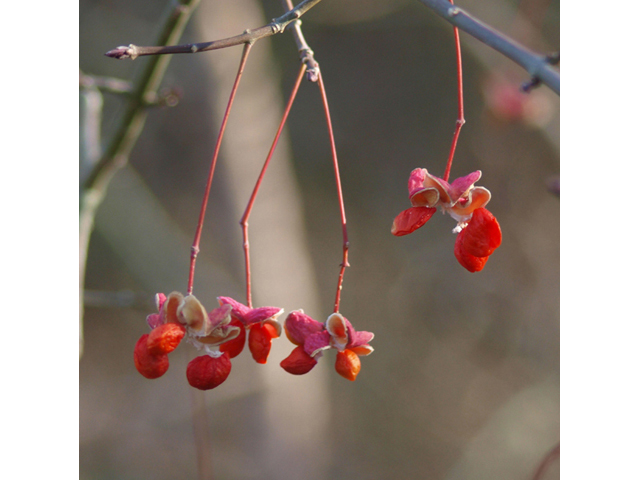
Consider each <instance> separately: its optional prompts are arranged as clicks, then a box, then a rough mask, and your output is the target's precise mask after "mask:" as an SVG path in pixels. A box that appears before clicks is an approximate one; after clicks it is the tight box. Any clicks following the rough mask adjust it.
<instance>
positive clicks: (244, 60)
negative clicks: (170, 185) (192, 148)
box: [187, 43, 253, 295]
mask: <svg viewBox="0 0 640 480" xmlns="http://www.w3.org/2000/svg"><path fill="white" fill-rule="evenodd" d="M252 45H253V44H252V43H245V44H244V49H243V50H242V57H241V59H240V66H239V68H238V74H237V75H236V80H235V82H234V84H233V88H232V89H231V95H230V96H229V103H228V104H227V109H226V111H225V112H224V117H223V118H222V124H221V125H220V133H218V140H217V141H216V146H215V150H214V153H213V158H212V159H211V167H209V178H208V179H207V186H206V189H205V192H204V197H203V198H202V207H201V208H200V217H199V218H198V226H197V228H196V235H195V238H194V239H193V246H192V247H191V263H190V265H189V283H188V284H187V295H191V293H192V292H193V276H194V274H195V269H196V257H197V256H198V253H199V252H200V237H201V235H202V227H203V225H204V215H205V213H206V211H207V202H208V201H209V192H210V191H211V182H212V181H213V173H214V171H215V169H216V163H217V162H218V154H219V153H220V145H221V144H222V136H223V135H224V130H225V128H226V126H227V120H228V119H229V113H230V112H231V105H233V100H234V98H235V96H236V92H237V91H238V85H239V84H240V78H241V77H242V72H243V71H244V67H245V65H246V63H247V57H248V56H249V51H250V50H251V47H252Z"/></svg>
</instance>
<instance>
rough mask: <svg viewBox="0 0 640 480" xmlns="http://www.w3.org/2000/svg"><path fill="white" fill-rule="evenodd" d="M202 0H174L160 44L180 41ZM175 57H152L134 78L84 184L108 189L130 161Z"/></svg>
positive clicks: (163, 28) (160, 36) (85, 186)
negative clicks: (112, 132)
mask: <svg viewBox="0 0 640 480" xmlns="http://www.w3.org/2000/svg"><path fill="white" fill-rule="evenodd" d="M199 3H200V0H177V1H174V2H173V3H172V5H171V6H170V8H169V12H168V14H167V16H166V17H165V20H164V22H163V26H162V28H161V31H160V35H159V36H158V42H157V43H158V44H160V45H166V44H169V43H173V42H176V41H177V40H178V39H179V38H180V36H181V35H182V32H183V31H184V27H185V26H186V23H187V21H188V20H189V18H190V17H191V14H192V13H193V11H194V10H195V8H196V7H197V6H198V4H199ZM170 58H171V57H157V58H154V59H152V60H150V61H149V63H148V64H147V65H146V67H145V69H144V70H143V71H142V73H141V75H140V76H139V77H138V78H137V79H136V81H135V82H134V88H133V92H132V93H131V97H130V98H131V99H130V101H129V104H128V106H127V110H126V112H125V113H124V115H123V116H122V118H121V120H120V124H119V126H118V127H117V130H116V133H115V135H114V136H113V137H112V139H111V142H110V143H109V145H108V146H107V148H106V150H105V152H104V154H103V155H102V158H101V159H100V161H99V162H98V163H97V165H96V167H95V168H94V170H93V172H91V175H90V176H89V178H88V179H87V181H86V182H85V184H84V188H85V189H90V188H93V189H98V190H101V191H102V190H104V189H105V188H106V185H107V184H108V183H109V181H110V179H111V177H112V176H113V174H114V173H115V172H116V171H117V170H118V169H120V168H122V167H123V166H124V165H125V164H126V163H127V161H128V158H129V154H130V153H131V150H132V149H133V146H134V145H135V143H136V141H137V140H138V137H139V136H140V133H141V132H142V127H143V126H144V123H145V121H146V116H147V113H146V107H147V102H148V101H149V100H152V101H153V100H155V98H157V91H158V88H159V87H160V82H161V81H162V78H163V77H164V73H165V71H166V69H167V66H168V65H169V60H170Z"/></svg>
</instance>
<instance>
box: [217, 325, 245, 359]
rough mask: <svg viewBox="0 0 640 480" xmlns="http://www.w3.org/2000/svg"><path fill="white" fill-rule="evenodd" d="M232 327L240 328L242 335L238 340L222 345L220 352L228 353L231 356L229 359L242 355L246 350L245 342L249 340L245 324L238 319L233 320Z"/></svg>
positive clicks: (240, 334)
mask: <svg viewBox="0 0 640 480" xmlns="http://www.w3.org/2000/svg"><path fill="white" fill-rule="evenodd" d="M230 325H233V326H236V327H238V328H239V329H240V333H239V334H238V336H237V337H236V338H234V339H232V340H229V341H228V342H224V343H223V344H222V345H220V351H221V352H227V353H228V354H229V358H235V357H237V356H238V355H240V353H241V352H242V350H243V349H244V342H245V340H246V339H247V332H246V329H245V328H244V324H243V323H242V322H241V321H240V320H238V319H237V318H234V319H232V320H231V323H230Z"/></svg>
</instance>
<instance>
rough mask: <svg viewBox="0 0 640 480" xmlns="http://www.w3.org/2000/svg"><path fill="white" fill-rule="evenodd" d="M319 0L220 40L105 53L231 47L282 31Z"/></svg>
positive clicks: (119, 55)
mask: <svg viewBox="0 0 640 480" xmlns="http://www.w3.org/2000/svg"><path fill="white" fill-rule="evenodd" d="M320 1H321V0H302V2H300V3H299V4H298V6H297V7H295V8H293V9H291V10H289V11H288V12H287V13H285V14H284V15H282V16H281V17H278V18H275V19H273V20H272V21H271V23H269V24H268V25H264V26H262V27H259V28H256V29H254V30H245V32H244V33H241V34H240V35H236V36H234V37H229V38H223V39H221V40H214V41H212V42H203V43H189V44H186V45H172V46H157V47H156V46H154V47H140V46H137V45H129V46H121V47H117V48H114V49H113V50H109V51H108V52H107V53H105V55H106V56H107V57H111V58H117V59H119V60H122V59H125V58H130V59H131V60H135V59H136V58H138V57H141V56H144V55H166V54H177V53H199V52H208V51H210V50H219V49H221V48H228V47H233V46H235V45H242V44H245V43H253V42H255V41H257V40H260V39H261V38H265V37H270V36H271V35H275V34H276V33H282V32H284V30H285V28H286V27H287V25H289V24H290V23H291V22H293V21H295V20H297V19H299V18H300V17H301V16H302V15H304V14H305V13H306V12H307V11H308V10H310V9H311V8H312V7H314V6H315V5H317V4H318V3H320Z"/></svg>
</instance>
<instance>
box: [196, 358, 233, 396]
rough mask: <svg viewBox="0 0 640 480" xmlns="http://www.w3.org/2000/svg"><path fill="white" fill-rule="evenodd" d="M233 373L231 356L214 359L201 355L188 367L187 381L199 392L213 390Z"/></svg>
mask: <svg viewBox="0 0 640 480" xmlns="http://www.w3.org/2000/svg"><path fill="white" fill-rule="evenodd" d="M229 373H231V360H230V359H229V354H227V353H225V354H224V355H222V356H220V357H217V358H214V357H212V356H210V355H201V356H200V357H196V358H194V359H193V360H191V361H190V362H189V365H187V381H188V382H189V385H191V386H192V387H194V388H197V389H199V390H211V389H212V388H216V387H217V386H218V385H220V384H221V383H222V382H224V381H225V380H226V379H227V377H228V376H229Z"/></svg>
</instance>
